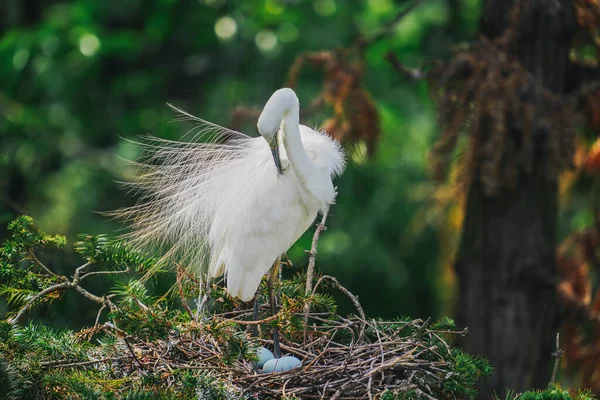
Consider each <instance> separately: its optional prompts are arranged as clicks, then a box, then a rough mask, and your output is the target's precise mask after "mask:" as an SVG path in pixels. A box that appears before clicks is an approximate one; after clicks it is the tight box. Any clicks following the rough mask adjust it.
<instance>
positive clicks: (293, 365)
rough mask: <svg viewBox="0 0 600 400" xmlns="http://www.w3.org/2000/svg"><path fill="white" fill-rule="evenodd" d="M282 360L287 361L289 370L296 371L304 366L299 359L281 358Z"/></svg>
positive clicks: (291, 357)
mask: <svg viewBox="0 0 600 400" xmlns="http://www.w3.org/2000/svg"><path fill="white" fill-rule="evenodd" d="M280 360H286V361H287V363H288V365H289V368H288V369H294V368H298V367H299V366H301V365H302V361H300V360H299V359H297V358H296V357H294V356H285V357H281V358H280Z"/></svg>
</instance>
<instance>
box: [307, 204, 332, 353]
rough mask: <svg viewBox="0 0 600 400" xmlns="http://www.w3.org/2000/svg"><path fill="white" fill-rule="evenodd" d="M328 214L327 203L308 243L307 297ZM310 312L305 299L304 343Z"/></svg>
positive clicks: (308, 304)
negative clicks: (309, 243) (310, 241)
mask: <svg viewBox="0 0 600 400" xmlns="http://www.w3.org/2000/svg"><path fill="white" fill-rule="evenodd" d="M328 214H329V205H328V206H327V208H325V211H323V216H322V217H321V222H320V223H319V224H318V225H317V229H316V230H315V234H314V235H313V239H312V243H311V245H310V252H309V254H310V257H309V258H308V268H307V270H306V290H305V292H304V293H305V295H306V296H307V297H308V296H310V295H311V293H312V291H313V279H314V276H315V263H316V261H317V243H318V242H319V237H320V236H321V232H323V231H324V230H326V229H327V227H326V226H325V223H326V222H327V215H328ZM309 313H310V301H307V302H306V304H305V305H304V342H305V343H306V327H307V325H308V314H309Z"/></svg>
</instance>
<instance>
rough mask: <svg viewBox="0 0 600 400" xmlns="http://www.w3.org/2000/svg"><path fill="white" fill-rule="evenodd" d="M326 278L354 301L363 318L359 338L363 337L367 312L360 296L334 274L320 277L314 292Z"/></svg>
mask: <svg viewBox="0 0 600 400" xmlns="http://www.w3.org/2000/svg"><path fill="white" fill-rule="evenodd" d="M324 280H329V281H331V283H333V285H334V286H335V287H337V288H338V289H339V290H340V291H341V292H342V293H344V294H345V295H346V296H347V297H348V298H349V299H350V300H351V301H352V303H354V307H355V308H356V311H358V314H359V316H360V318H361V328H360V333H359V334H358V340H360V339H362V336H363V334H364V333H365V325H366V320H367V317H366V316H365V312H364V311H363V309H362V306H361V305H360V303H359V302H358V298H357V297H356V296H355V295H353V294H352V292H350V291H349V290H348V289H346V288H345V287H344V286H342V284H341V283H340V282H338V280H337V279H335V278H334V277H333V276H329V275H323V276H322V277H321V278H319V280H318V281H317V283H316V284H315V287H314V289H313V291H312V293H313V294H314V293H315V292H316V290H317V288H318V287H319V285H320V284H321V282H322V281H324Z"/></svg>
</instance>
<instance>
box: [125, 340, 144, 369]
mask: <svg viewBox="0 0 600 400" xmlns="http://www.w3.org/2000/svg"><path fill="white" fill-rule="evenodd" d="M123 341H124V342H125V344H126V345H127V348H128V349H129V352H130V353H131V355H132V356H133V358H134V360H135V361H136V363H137V365H138V366H139V368H140V371H143V370H144V369H145V368H144V365H143V364H142V362H141V361H140V360H139V358H137V356H136V355H135V352H134V351H133V348H132V347H131V345H130V344H129V341H128V340H127V338H126V337H125V336H123Z"/></svg>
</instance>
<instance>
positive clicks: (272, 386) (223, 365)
mask: <svg viewBox="0 0 600 400" xmlns="http://www.w3.org/2000/svg"><path fill="white" fill-rule="evenodd" d="M326 279H327V280H329V281H330V282H331V284H332V285H333V286H337V287H338V288H339V289H340V290H342V291H343V292H344V293H346V294H347V295H348V296H350V298H351V300H352V301H353V302H354V304H355V306H356V307H357V311H358V312H357V314H358V315H357V316H349V317H342V316H340V315H338V314H337V313H335V312H332V311H329V312H323V311H319V312H317V311H310V312H308V313H307V312H306V310H307V309H309V308H308V305H309V304H310V297H309V298H305V299H300V300H298V299H293V298H288V297H286V296H285V295H284V296H283V302H282V303H283V304H282V307H281V308H280V310H279V312H278V313H277V314H276V315H274V316H267V317H265V318H263V319H261V320H259V321H252V320H251V316H252V309H251V308H247V307H245V308H242V309H237V310H234V311H228V312H224V313H218V314H213V315H211V316H209V317H205V318H204V319H202V320H198V321H193V322H189V323H185V324H182V325H180V326H179V327H178V329H176V330H173V331H172V332H171V333H170V334H169V337H168V338H166V339H164V340H142V339H140V338H136V337H134V336H130V335H126V334H125V332H121V334H119V328H117V327H116V326H115V325H113V324H111V323H106V324H104V325H98V326H96V327H95V328H92V329H91V330H90V331H87V332H85V333H84V334H86V335H89V334H95V333H100V331H104V332H105V333H109V332H110V333H111V334H113V335H116V336H120V337H121V338H124V340H123V341H122V342H121V343H122V345H121V348H120V349H117V350H116V351H115V353H114V354H115V357H107V356H106V354H103V355H102V357H98V360H97V361H94V360H93V359H91V360H90V361H89V362H88V363H87V364H95V365H96V368H98V364H105V366H104V367H101V368H110V369H111V370H112V371H114V372H116V373H117V375H121V376H122V377H127V378H132V375H136V374H138V375H139V376H140V378H141V377H143V376H144V375H147V374H148V373H149V372H152V374H153V375H154V376H160V377H161V378H162V379H163V380H164V379H166V383H167V384H168V381H169V375H170V374H174V372H175V371H177V370H179V371H181V370H194V371H196V372H198V371H202V372H203V373H204V374H206V376H208V377H210V378H211V379H213V380H214V381H219V382H222V383H223V384H224V385H225V386H226V387H227V391H228V392H229V393H231V394H232V396H234V397H233V398H238V397H239V398H250V399H252V398H256V399H264V398H269V399H270V398H288V399H293V398H294V396H296V398H301V399H334V400H335V399H338V400H343V399H346V400H350V399H376V398H380V397H381V395H382V394H383V393H385V392H386V391H389V392H391V393H392V394H394V395H400V394H402V393H409V392H410V393H411V394H413V395H414V396H416V397H418V398H429V399H440V398H454V396H452V395H448V393H445V392H444V384H445V383H446V382H447V381H448V380H449V379H452V376H453V375H454V374H455V373H454V372H453V370H454V369H453V363H454V361H453V354H452V351H451V348H450V347H449V345H448V344H447V339H448V337H449V336H453V335H464V334H466V330H464V331H455V330H453V329H452V328H451V324H449V325H448V326H444V325H443V324H439V323H438V324H434V325H430V324H429V321H428V320H427V321H423V320H419V319H417V320H397V321H377V320H369V319H367V318H365V315H364V313H363V311H362V308H361V307H360V304H359V303H358V299H357V298H356V297H354V296H353V295H352V294H351V293H350V292H348V291H347V290H346V289H344V288H343V287H342V286H341V285H340V284H339V283H338V282H337V280H335V278H332V277H322V278H321V280H326ZM320 282H321V281H320ZM315 308H318V307H315ZM309 310H310V309H309ZM261 315H269V312H268V306H267V304H263V306H261ZM255 326H258V327H260V334H259V336H257V337H254V336H253V335H251V333H250V332H251V330H252V329H253V327H255ZM274 326H277V327H278V329H279V330H280V332H281V349H282V353H283V354H284V355H294V356H296V357H297V358H299V359H300V360H301V361H302V366H300V367H298V368H295V369H292V370H289V371H285V372H278V373H264V372H263V371H262V370H261V369H260V368H258V367H257V366H256V358H255V356H254V355H255V354H256V350H257V348H258V346H265V347H270V348H272V345H273V341H272V339H270V338H271V337H272V336H271V334H272V330H273V327H274ZM106 364H109V365H106ZM51 367H53V368H65V367H73V366H70V365H64V364H63V365H53V366H51ZM244 396H245V397H244ZM198 398H200V399H211V398H212V397H211V396H210V395H203V394H202V389H201V388H200V389H199V393H198Z"/></svg>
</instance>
